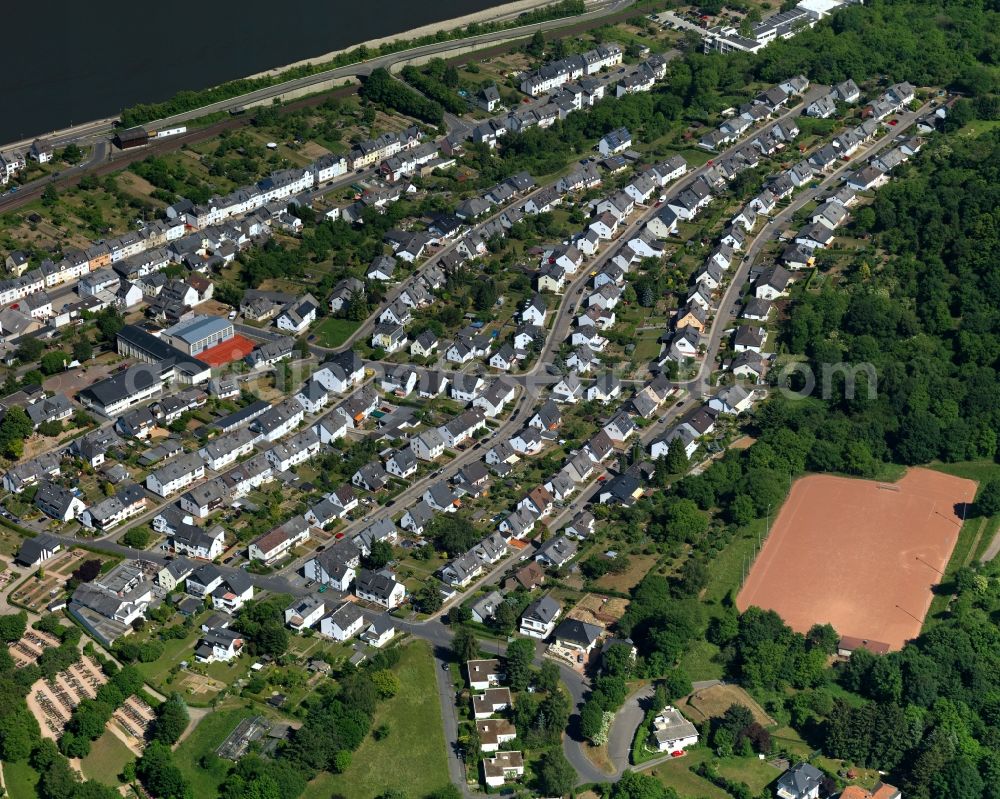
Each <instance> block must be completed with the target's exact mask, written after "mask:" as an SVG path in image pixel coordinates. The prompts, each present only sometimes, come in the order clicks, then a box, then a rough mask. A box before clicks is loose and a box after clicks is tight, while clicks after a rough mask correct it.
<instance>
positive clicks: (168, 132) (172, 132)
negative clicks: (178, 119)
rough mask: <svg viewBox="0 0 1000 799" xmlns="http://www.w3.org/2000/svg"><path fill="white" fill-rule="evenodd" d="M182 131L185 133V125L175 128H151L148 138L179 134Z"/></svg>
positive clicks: (163, 137) (162, 137) (161, 137)
mask: <svg viewBox="0 0 1000 799" xmlns="http://www.w3.org/2000/svg"><path fill="white" fill-rule="evenodd" d="M182 133H187V126H186V125H179V126H178V127H176V128H165V129H164V130H151V131H149V138H151V139H165V138H167V137H168V136H180V135H181V134H182Z"/></svg>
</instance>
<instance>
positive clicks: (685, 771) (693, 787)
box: [645, 749, 730, 799]
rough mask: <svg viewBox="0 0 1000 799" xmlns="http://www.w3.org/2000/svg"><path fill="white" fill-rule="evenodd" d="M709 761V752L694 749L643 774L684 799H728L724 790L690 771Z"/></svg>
mask: <svg viewBox="0 0 1000 799" xmlns="http://www.w3.org/2000/svg"><path fill="white" fill-rule="evenodd" d="M711 759H712V752H711V750H709V749H694V750H690V751H688V752H687V754H685V755H684V757H678V758H675V759H673V760H668V761H666V762H665V763H660V764H658V765H656V766H653V767H652V768H651V769H649V770H648V771H646V772H645V773H646V774H650V775H651V776H653V777H656V778H657V779H658V780H659V781H660V782H661V783H663V784H664V785H665V786H667V787H668V788H673V789H674V790H675V791H677V793H678V795H679V796H682V797H684V799H693V797H698V799H730V796H729V794H728V793H726V792H725V791H724V790H722V789H721V788H717V787H716V786H715V785H713V784H712V783H710V782H709V781H708V780H706V779H705V778H704V777H699V776H698V775H697V774H695V773H694V772H693V771H692V770H691V769H693V768H696V767H697V766H698V765H699V764H701V763H703V762H705V761H706V760H711Z"/></svg>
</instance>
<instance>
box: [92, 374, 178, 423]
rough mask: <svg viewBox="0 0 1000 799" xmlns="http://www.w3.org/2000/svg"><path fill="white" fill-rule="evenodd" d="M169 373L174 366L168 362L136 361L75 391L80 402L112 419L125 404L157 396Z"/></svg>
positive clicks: (128, 406) (144, 400) (134, 403)
mask: <svg viewBox="0 0 1000 799" xmlns="http://www.w3.org/2000/svg"><path fill="white" fill-rule="evenodd" d="M172 377H174V367H173V365H172V364H170V363H168V362H165V361H161V362H158V363H154V364H145V363H140V364H136V365H134V366H130V367H129V368H128V369H126V370H125V371H124V372H118V373H117V374H115V375H112V376H111V377H108V378H105V379H104V380H100V381H98V382H97V383H94V384H93V385H92V386H89V387H88V388H85V389H83V391H81V392H80V394H79V399H80V403H81V404H82V405H83V406H84V407H85V408H88V409H90V410H94V411H97V412H98V413H100V414H102V415H104V416H106V417H108V418H109V419H114V418H115V417H117V416H120V415H121V414H122V413H124V412H125V411H126V410H128V409H129V408H131V407H133V406H135V405H139V404H140V403H142V402H147V401H149V400H151V399H153V397H157V396H159V395H160V392H161V391H162V389H163V386H164V384H165V383H166V382H167V381H168V380H170V379H171V378H172Z"/></svg>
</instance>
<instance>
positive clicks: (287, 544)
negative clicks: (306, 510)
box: [247, 516, 310, 565]
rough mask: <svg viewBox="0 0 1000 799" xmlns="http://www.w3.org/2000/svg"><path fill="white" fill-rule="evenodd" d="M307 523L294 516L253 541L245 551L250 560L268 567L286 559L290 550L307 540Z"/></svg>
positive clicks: (308, 533)
mask: <svg viewBox="0 0 1000 799" xmlns="http://www.w3.org/2000/svg"><path fill="white" fill-rule="evenodd" d="M309 536H310V528H309V522H308V521H307V520H306V518H305V517H304V516H295V517H293V518H292V519H289V520H288V521H287V522H285V523H284V524H282V525H280V526H278V527H275V528H274V529H273V530H271V531H270V532H267V533H264V535H262V536H260V537H259V538H257V539H256V540H254V541H253V542H252V543H251V544H250V546H249V548H248V549H247V556H248V557H249V558H250V560H259V561H263V562H264V563H265V564H267V565H270V564H272V563H276V562H277V561H279V560H281V559H282V558H284V557H286V556H287V555H288V554H289V553H290V552H291V551H292V549H294V548H295V547H296V546H298V545H299V544H302V543H305V542H306V541H308V540H309Z"/></svg>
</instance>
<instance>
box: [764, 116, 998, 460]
mask: <svg viewBox="0 0 1000 799" xmlns="http://www.w3.org/2000/svg"><path fill="white" fill-rule="evenodd" d="M998 207H1000V136H998V135H997V134H996V133H994V134H993V135H987V136H982V137H980V138H975V139H963V138H960V137H952V138H949V139H947V140H946V141H944V142H942V143H941V144H939V145H937V146H934V147H932V148H931V149H930V150H929V152H927V153H926V154H925V156H924V157H922V158H921V159H919V161H918V163H916V164H914V165H912V166H910V167H908V168H907V173H906V174H905V176H904V177H903V178H902V179H900V180H896V181H893V182H892V183H890V184H889V185H888V186H886V187H885V188H884V189H882V190H881V191H879V192H878V195H877V197H876V201H875V203H874V205H873V210H874V214H873V215H870V216H869V219H870V221H871V232H872V233H873V235H874V238H873V239H872V246H871V247H869V248H866V249H865V250H864V251H862V253H861V254H860V255H859V256H858V257H857V258H855V259H854V261H853V263H852V264H851V266H850V267H849V269H847V270H846V272H845V273H844V274H841V275H838V276H837V277H838V279H837V283H836V285H835V286H829V283H828V288H826V289H825V290H823V291H821V292H820V293H818V294H813V293H802V294H801V295H799V296H798V297H797V298H796V300H795V302H794V303H793V305H792V307H791V309H790V313H789V317H788V321H787V324H786V325H785V329H784V345H785V346H786V347H787V348H788V350H789V351H790V352H792V353H794V354H796V355H802V356H805V357H806V358H807V359H808V360H809V362H810V364H811V365H812V367H813V369H814V371H815V373H816V374H820V372H821V370H822V368H823V364H830V363H838V362H847V363H851V364H858V363H870V364H872V365H873V366H874V368H875V373H876V374H877V378H878V382H877V388H876V389H875V390H874V391H873V390H870V388H869V386H868V384H867V381H866V380H862V381H859V384H858V385H857V386H856V391H855V393H854V397H853V399H852V398H850V397H848V396H846V395H847V394H848V393H849V392H848V391H846V390H845V385H846V384H845V383H844V381H842V380H834V381H833V384H832V388H833V396H832V397H831V398H830V399H829V400H828V401H826V402H822V403H814V402H809V403H803V402H790V401H786V402H774V403H771V404H770V405H769V406H767V407H766V408H765V409H764V410H763V411H762V413H761V414H760V425H761V426H762V427H763V428H764V429H771V430H774V429H781V428H790V429H792V430H794V431H796V433H798V434H799V435H805V436H809V437H811V438H815V439H816V443H815V444H814V445H813V446H811V447H810V455H809V467H810V468H812V469H819V470H837V471H848V472H853V473H861V474H865V473H870V472H871V469H872V468H873V467H874V461H875V460H885V461H893V462H898V463H904V464H915V463H925V462H927V461H930V460H933V459H935V458H941V459H943V460H946V461H959V460H967V459H971V458H983V457H986V458H992V457H993V456H994V455H996V453H997V432H998V431H1000V398H998V395H997V391H996V386H997V369H998V366H1000V364H998V357H1000V260H998V258H997V255H996V253H997V248H998V247H1000V226H998V224H997V220H996V209H997V208H998ZM859 216H860V215H859ZM859 232H860V231H859ZM848 450H850V451H849V452H848ZM845 457H846V458H847V459H850V460H852V461H854V462H853V463H847V462H845Z"/></svg>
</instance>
